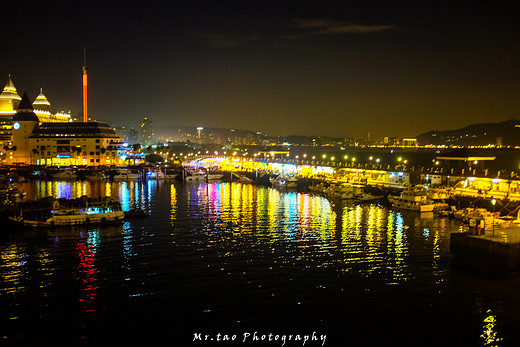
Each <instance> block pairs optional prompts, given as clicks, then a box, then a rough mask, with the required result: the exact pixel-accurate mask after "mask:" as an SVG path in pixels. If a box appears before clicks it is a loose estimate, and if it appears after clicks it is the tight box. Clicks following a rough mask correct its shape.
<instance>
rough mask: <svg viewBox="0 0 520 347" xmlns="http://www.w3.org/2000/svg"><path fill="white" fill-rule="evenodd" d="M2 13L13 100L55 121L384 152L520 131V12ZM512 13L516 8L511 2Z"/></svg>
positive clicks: (94, 7) (443, 6) (279, 6)
mask: <svg viewBox="0 0 520 347" xmlns="http://www.w3.org/2000/svg"><path fill="white" fill-rule="evenodd" d="M10 3H11V4H7V5H6V4H3V5H2V7H3V10H2V12H3V13H2V19H1V24H0V25H1V27H2V35H3V45H2V54H1V56H0V59H1V64H0V84H1V86H2V87H3V86H4V85H5V83H6V82H7V77H8V74H11V76H12V79H13V82H14V84H15V86H16V88H17V89H18V93H19V94H20V96H21V95H22V94H23V92H24V91H27V93H28V94H29V96H30V97H31V99H34V98H36V96H37V95H38V93H39V89H40V88H43V91H44V94H45V95H46V96H47V98H48V99H49V101H50V102H51V104H52V106H53V110H54V111H59V110H72V112H73V113H75V114H76V115H78V116H79V115H81V113H82V85H81V83H82V65H83V49H84V47H85V46H86V47H87V65H88V74H89V115H90V116H91V117H92V118H94V119H97V120H101V121H108V122H109V123H111V124H113V125H127V126H132V125H138V124H139V122H140V121H141V120H142V119H143V118H144V117H149V118H150V119H151V120H152V121H153V124H154V128H155V131H156V133H161V130H162V129H165V127H166V126H167V125H183V126H184V125H189V126H191V125H193V126H206V127H222V128H233V129H244V130H252V131H261V132H264V133H267V134H270V135H294V134H298V135H325V136H337V137H358V138H366V137H367V134H368V133H369V132H370V133H371V138H372V139H378V138H380V137H382V136H399V137H404V136H416V135H418V134H420V133H423V132H425V131H429V130H434V129H438V130H448V129H456V128H460V127H464V126H466V125H469V124H473V123H482V122H498V121H504V120H508V119H512V118H516V119H518V118H520V115H519V106H520V98H519V96H520V93H519V86H520V73H519V71H520V70H519V62H520V49H519V48H520V45H519V43H520V42H519V41H520V40H519V37H520V36H519V33H520V30H519V29H520V28H519V26H520V25H519V23H520V21H518V12H517V11H516V10H515V9H514V5H515V4H514V2H507V3H511V5H510V6H511V7H508V6H509V5H505V4H502V2H496V1H494V2H493V1H488V2H469V1H468V2H465V4H461V3H460V2H458V3H457V4H455V2H453V1H452V2H446V3H443V2H438V1H428V2H424V1H415V2H413V1H410V2H402V1H314V2H308V1H285V2H284V1H274V2H270V1H216V0H215V1H172V2H171V5H168V7H165V3H166V2H161V3H155V2H154V1H141V2H132V1H129V2H121V3H119V2H109V1H106V2H105V4H103V5H101V4H97V3H93V2H88V1H87V2H85V3H84V4H83V5H82V3H81V2H75V1H67V2H59V3H56V2H53V3H52V4H51V3H49V2H43V1H41V2H39V3H37V5H33V4H32V3H31V2H27V3H24V4H20V2H15V1H11V2H10ZM504 3H505V2H504Z"/></svg>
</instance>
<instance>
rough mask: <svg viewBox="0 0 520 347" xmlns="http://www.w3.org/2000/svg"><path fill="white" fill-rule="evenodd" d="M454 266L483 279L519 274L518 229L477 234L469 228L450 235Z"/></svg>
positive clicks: (511, 228) (519, 242)
mask: <svg viewBox="0 0 520 347" xmlns="http://www.w3.org/2000/svg"><path fill="white" fill-rule="evenodd" d="M450 251H451V254H452V256H453V265H454V266H455V267H458V268H461V269H465V270H469V271H471V272H475V273H478V274H481V275H484V276H487V277H493V278H504V277H513V276H518V275H519V274H520V227H518V226H515V227H510V228H495V229H493V230H486V231H485V233H484V234H482V235H478V234H477V233H475V232H473V231H472V230H471V229H470V231H469V232H466V233H453V234H451V235H450Z"/></svg>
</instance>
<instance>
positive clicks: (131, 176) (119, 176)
mask: <svg viewBox="0 0 520 347" xmlns="http://www.w3.org/2000/svg"><path fill="white" fill-rule="evenodd" d="M137 179H139V174H138V173H136V172H132V171H131V170H129V169H119V170H117V173H116V174H115V175H114V176H113V177H112V180H114V181H127V180H137Z"/></svg>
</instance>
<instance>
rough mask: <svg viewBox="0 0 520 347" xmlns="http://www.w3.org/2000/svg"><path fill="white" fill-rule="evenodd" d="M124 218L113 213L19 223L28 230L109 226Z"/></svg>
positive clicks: (69, 216) (116, 212)
mask: <svg viewBox="0 0 520 347" xmlns="http://www.w3.org/2000/svg"><path fill="white" fill-rule="evenodd" d="M124 217H125V213H124V212H123V211H114V212H105V213H92V214H73V215H63V216H52V217H50V218H48V219H46V220H42V221H35V220H22V221H21V223H22V224H23V226H24V227H30V228H39V227H58V226H74V225H92V224H110V223H118V222H121V221H122V220H123V218H124Z"/></svg>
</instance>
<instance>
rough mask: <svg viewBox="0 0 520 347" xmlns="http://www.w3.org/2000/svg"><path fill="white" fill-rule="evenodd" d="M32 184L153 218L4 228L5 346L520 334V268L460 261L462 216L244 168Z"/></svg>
mask: <svg viewBox="0 0 520 347" xmlns="http://www.w3.org/2000/svg"><path fill="white" fill-rule="evenodd" d="M19 188H20V190H22V191H24V192H25V193H26V194H27V195H26V198H27V199H38V198H42V197H45V196H54V197H58V198H76V197H80V196H82V195H87V196H89V197H105V196H110V197H112V198H114V199H117V200H118V201H120V202H121V204H122V206H123V209H124V210H128V209H130V208H131V207H133V206H136V207H140V208H143V209H145V210H146V211H147V212H149V216H147V217H144V218H135V219H128V220H125V221H124V222H123V224H122V225H112V226H89V227H86V226H82V227H73V228H71V227H69V228H55V229H41V230H23V231H22V230H18V231H15V232H5V231H3V232H2V233H1V237H0V255H1V260H0V278H1V281H0V293H1V295H0V317H1V324H0V330H1V331H0V338H1V340H0V341H1V343H2V345H13V346H15V345H18V346H36V345H54V346H61V345H64V346H82V345H83V346H94V345H101V344H106V345H115V346H120V345H121V346H123V345H138V346H246V345H247V346H249V345H251V346H273V347H278V346H289V347H291V346H386V345H389V346H394V345H400V346H430V345H431V346H492V345H493V346H518V345H520V334H519V333H518V327H520V291H519V288H520V280H519V279H518V278H508V279H500V280H497V279H490V278H484V277H481V276H479V275H476V274H472V273H466V272H463V271H460V270H458V269H455V268H453V267H452V264H451V255H450V251H449V238H450V234H451V233H454V232H460V231H462V230H464V226H463V225H461V222H460V221H458V220H455V219H450V218H446V217H437V216H435V215H433V214H426V215H424V214H423V215H421V214H419V213H416V212H409V211H398V210H393V209H392V208H389V207H388V206H386V205H381V204H358V203H355V202H353V201H349V200H346V201H330V200H328V199H326V198H324V197H322V196H320V195H316V194H309V193H303V192H297V191H293V192H291V191H282V190H276V189H273V188H266V187H260V186H255V185H252V184H242V183H236V182H233V183H230V182H209V183H206V182H194V183H190V182H187V183H182V182H177V181H175V182H174V181H172V182H165V181H146V182H144V183H143V182H114V183H111V182H109V183H107V182H85V181H81V182H78V181H75V182H64V181H63V182H59V181H58V182H57V181H31V182H28V183H23V184H19Z"/></svg>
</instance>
